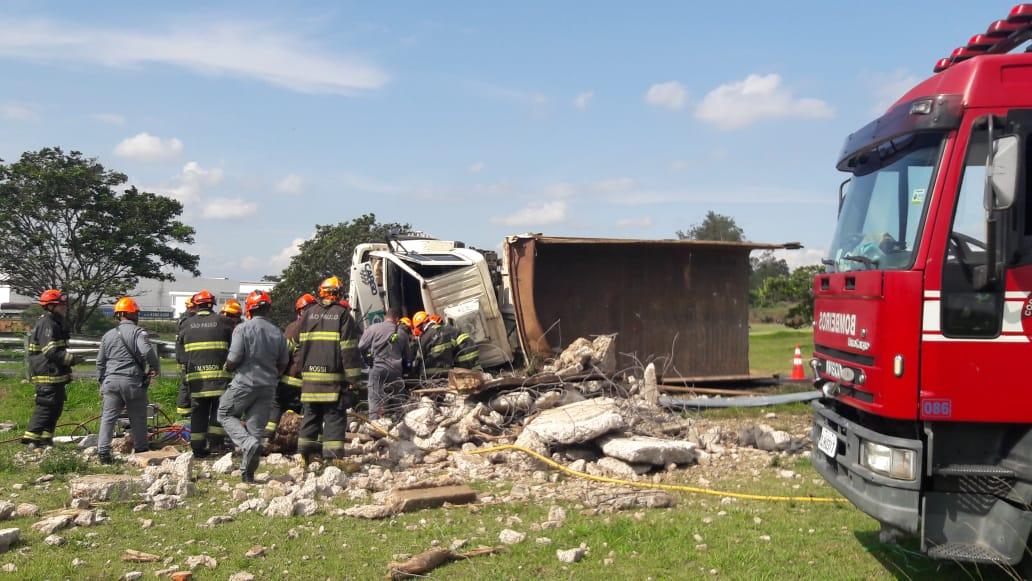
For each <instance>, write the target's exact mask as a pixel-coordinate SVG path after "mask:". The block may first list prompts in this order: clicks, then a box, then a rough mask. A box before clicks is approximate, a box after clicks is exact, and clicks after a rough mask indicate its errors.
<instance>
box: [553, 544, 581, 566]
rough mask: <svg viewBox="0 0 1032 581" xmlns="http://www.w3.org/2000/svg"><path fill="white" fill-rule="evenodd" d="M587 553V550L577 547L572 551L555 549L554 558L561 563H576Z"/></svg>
mask: <svg viewBox="0 0 1032 581" xmlns="http://www.w3.org/2000/svg"><path fill="white" fill-rule="evenodd" d="M585 553H587V549H585V548H584V547H577V548H574V549H567V550H565V551H564V550H562V549H556V551H555V556H556V557H558V558H559V561H560V562H562V563H576V562H578V561H580V560H581V559H583V558H584V554H585Z"/></svg>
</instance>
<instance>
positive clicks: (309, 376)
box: [301, 371, 344, 383]
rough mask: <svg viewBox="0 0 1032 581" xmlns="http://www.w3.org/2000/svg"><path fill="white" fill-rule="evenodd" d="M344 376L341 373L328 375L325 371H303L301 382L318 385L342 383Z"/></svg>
mask: <svg viewBox="0 0 1032 581" xmlns="http://www.w3.org/2000/svg"><path fill="white" fill-rule="evenodd" d="M342 379H344V376H343V375H342V374H340V373H326V372H324V371H302V372H301V381H302V382H305V381H314V382H316V383H334V382H340V381H341V380H342Z"/></svg>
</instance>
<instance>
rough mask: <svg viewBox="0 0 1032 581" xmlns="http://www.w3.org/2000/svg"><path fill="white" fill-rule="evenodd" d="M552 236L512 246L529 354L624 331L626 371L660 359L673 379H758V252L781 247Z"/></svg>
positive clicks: (620, 342)
mask: <svg viewBox="0 0 1032 581" xmlns="http://www.w3.org/2000/svg"><path fill="white" fill-rule="evenodd" d="M551 240H552V239H549V238H546V237H541V236H532V237H512V238H510V239H509V240H508V241H507V246H506V258H507V266H508V270H509V276H510V279H511V287H512V295H513V296H512V298H513V305H514V307H515V310H516V319H517V326H518V330H519V335H520V342H521V344H522V345H523V347H524V350H525V351H526V352H528V353H534V354H537V355H540V356H544V357H549V356H551V355H553V354H554V351H555V350H556V349H559V348H562V347H563V346H565V345H566V344H568V343H569V342H570V341H572V340H573V339H575V338H577V337H585V336H591V335H599V334H605V333H618V335H617V353H618V366H619V367H621V368H626V367H630V366H632V365H634V364H635V360H638V361H648V360H653V359H656V360H658V364H659V366H660V368H661V369H662V367H663V365H664V364H665V363H666V362H669V363H670V366H669V367H668V368H667V369H666V373H667V374H668V375H675V376H691V377H706V376H724V375H747V374H748V373H749V324H748V316H749V305H748V302H749V252H750V250H752V249H754V248H764V247H769V246H774V245H755V244H750V243H744V244H727V243H722V244H721V243H718V244H713V243H691V242H675V241H655V242H654V243H652V242H653V241H619V240H604V241H598V240H591V239H582V240H577V239H570V238H562V239H557V241H556V242H555V243H552V242H551ZM777 247H781V246H777Z"/></svg>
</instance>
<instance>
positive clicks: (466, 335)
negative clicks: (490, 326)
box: [455, 333, 472, 345]
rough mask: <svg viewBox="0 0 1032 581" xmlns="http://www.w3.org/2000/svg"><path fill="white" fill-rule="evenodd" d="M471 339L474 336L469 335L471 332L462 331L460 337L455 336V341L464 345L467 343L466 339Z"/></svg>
mask: <svg viewBox="0 0 1032 581" xmlns="http://www.w3.org/2000/svg"><path fill="white" fill-rule="evenodd" d="M470 339H472V337H470V336H469V333H462V334H460V335H459V336H458V337H456V338H455V343H456V344H457V345H462V344H463V343H465V342H466V341H469V340H470Z"/></svg>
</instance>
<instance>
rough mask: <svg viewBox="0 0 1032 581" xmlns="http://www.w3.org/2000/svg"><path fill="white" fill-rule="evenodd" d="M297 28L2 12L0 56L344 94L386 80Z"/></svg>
mask: <svg viewBox="0 0 1032 581" xmlns="http://www.w3.org/2000/svg"><path fill="white" fill-rule="evenodd" d="M297 28H298V27H297V26H290V25H275V26H274V25H271V24H261V23H244V22H237V21H232V20H223V21H216V22H210V23H209V22H208V21H206V20H198V21H196V22H191V23H189V24H187V25H183V26H179V27H172V28H167V29H163V30H162V29H149V30H139V31H137V30H127V29H123V28H110V29H106V28H94V27H90V26H88V25H86V24H83V23H81V22H58V21H53V20H29V19H19V18H6V17H5V18H4V19H3V20H2V22H0V57H8V58H15V59H22V60H30V61H44V62H80V63H81V62H85V63H90V64H94V65H98V66H106V67H133V66H140V65H149V64H155V63H158V64H164V65H170V66H175V67H179V68H183V69H186V70H189V71H192V72H195V73H200V74H205V75H224V76H231V77H237V78H243V79H253V80H258V81H262V82H264V83H268V84H270V85H275V86H278V87H284V88H287V89H290V90H293V91H298V92H302V93H330V94H337V95H352V94H356V93H361V92H365V91H369V90H373V89H378V88H380V87H382V86H383V85H384V84H385V83H387V81H388V75H387V74H386V73H385V72H383V71H382V70H380V68H379V67H377V66H375V65H373V64H368V63H366V62H364V61H363V60H361V59H358V58H354V57H349V56H344V55H339V54H334V53H332V52H330V51H327V50H325V49H323V48H321V47H318V46H316V45H314V44H313V43H312V42H311V41H310V40H309V39H310V38H311V36H312V34H311V33H310V32H309V31H306V30H298V29H297Z"/></svg>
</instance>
